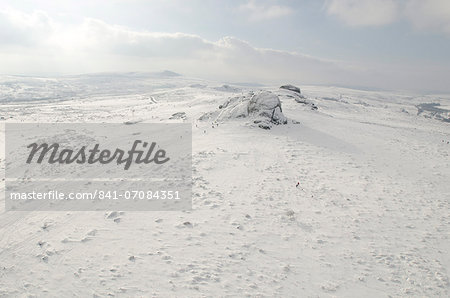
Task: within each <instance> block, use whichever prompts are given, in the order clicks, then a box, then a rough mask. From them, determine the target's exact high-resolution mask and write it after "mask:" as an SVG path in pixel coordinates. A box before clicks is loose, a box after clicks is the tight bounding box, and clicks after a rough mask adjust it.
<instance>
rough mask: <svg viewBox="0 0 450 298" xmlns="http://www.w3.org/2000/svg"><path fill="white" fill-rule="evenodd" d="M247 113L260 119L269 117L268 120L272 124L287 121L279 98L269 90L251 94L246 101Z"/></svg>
mask: <svg viewBox="0 0 450 298" xmlns="http://www.w3.org/2000/svg"><path fill="white" fill-rule="evenodd" d="M248 114H249V115H251V116H256V117H257V118H262V119H261V120H267V119H270V122H271V123H274V124H286V123H287V118H286V117H285V116H284V115H283V110H282V109H281V101H280V99H279V98H278V96H276V95H275V94H273V93H272V92H270V91H263V92H261V93H258V94H255V95H253V96H252V98H251V99H250V102H249V103H248Z"/></svg>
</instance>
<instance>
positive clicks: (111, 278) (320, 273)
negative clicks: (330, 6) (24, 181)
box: [0, 72, 450, 297]
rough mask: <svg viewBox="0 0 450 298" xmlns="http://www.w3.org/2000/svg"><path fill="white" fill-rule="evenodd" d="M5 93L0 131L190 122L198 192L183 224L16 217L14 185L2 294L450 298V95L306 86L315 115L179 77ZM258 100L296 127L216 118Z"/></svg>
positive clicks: (28, 83)
mask: <svg viewBox="0 0 450 298" xmlns="http://www.w3.org/2000/svg"><path fill="white" fill-rule="evenodd" d="M284 83H289V82H280V85H282V84H284ZM0 87H1V89H0V100H1V103H0V117H2V118H1V120H0V121H1V122H0V123H1V126H0V127H1V131H2V134H3V133H4V125H3V123H5V122H75V123H77V122H114V123H124V122H128V123H138V122H157V123H159V122H191V123H192V127H193V136H192V138H193V172H192V177H193V181H194V184H193V198H192V202H193V210H192V211H184V212H182V211H158V212H156V211H152V212H128V211H125V212H122V211H120V210H111V211H110V212H43V211H35V212H4V204H3V201H4V193H3V190H4V183H2V186H1V191H2V193H1V200H2V204H1V208H2V211H1V212H2V213H1V214H0V245H1V248H2V249H1V250H0V295H1V296H28V295H30V296H39V297H41V296H45V297H65V296H72V295H73V294H74V295H75V296H82V297H86V296H94V297H96V296H119V297H125V296H132V297H139V296H146V297H148V296H167V297H175V296H177V297H196V296H199V297H203V296H211V297H216V296H229V297H232V296H267V297H274V296H278V297H316V296H319V297H332V296H341V297H342V296H346V297H349V296H352V297H361V296H363V295H365V296H369V297H387V296H421V297H423V296H426V297H448V296H449V295H450V290H449V289H450V281H449V272H450V253H449V252H450V240H449V237H450V183H449V182H450V158H449V154H450V144H449V143H448V142H449V141H450V123H448V122H445V121H443V120H442V119H448V110H447V114H445V111H444V112H443V113H439V115H437V116H438V117H436V114H433V113H434V112H435V111H434V110H433V108H436V107H437V108H439V109H444V110H445V109H446V108H448V107H449V106H450V97H449V96H448V95H433V96H431V95H429V96H419V95H402V94H395V93H391V92H381V91H377V92H376V91H358V90H351V89H345V88H337V87H317V86H300V87H301V90H302V94H303V95H304V97H305V98H304V103H302V102H301V100H296V97H295V95H293V94H289V92H291V91H287V90H280V89H279V88H278V87H279V86H274V87H265V88H260V87H251V86H242V85H233V84H228V85H227V84H222V83H216V82H209V81H203V80H198V79H188V78H184V77H179V76H176V75H175V74H173V73H170V72H165V73H161V74H153V75H149V74H124V75H85V76H74V77H63V78H52V79H49V78H30V77H12V76H9V77H5V76H4V77H1V78H0ZM259 89H264V90H267V91H272V92H273V93H274V94H277V95H278V96H279V98H280V100H281V104H282V112H283V114H284V115H285V116H286V117H287V119H288V123H287V124H286V125H273V126H272V128H271V129H270V130H265V129H261V128H259V127H258V126H257V125H255V123H253V122H252V119H250V118H237V119H229V118H226V119H225V118H219V119H217V118H214V116H215V115H217V114H218V111H219V110H220V109H219V105H221V104H223V103H225V102H226V101H227V100H228V99H229V98H232V97H236V96H244V97H245V96H246V94H249V92H251V91H254V92H258V90H259ZM429 103H435V104H437V103H439V104H440V106H436V105H421V104H429ZM419 105H420V106H419ZM417 106H419V107H420V108H421V109H422V110H423V108H424V107H425V108H429V107H431V111H430V109H429V110H428V111H422V112H421V113H419V114H418V107H417ZM314 107H317V109H315V108H314ZM219 112H220V111H219ZM183 113H184V114H183ZM174 114H175V115H174ZM209 117H210V118H209ZM445 117H447V118H445ZM199 119H201V120H199ZM216 120H217V121H216ZM2 147H3V146H2ZM0 158H1V168H2V169H4V167H5V160H4V148H2V149H1V156H0ZM3 180H4V179H3ZM297 182H300V184H299V187H296V184H297Z"/></svg>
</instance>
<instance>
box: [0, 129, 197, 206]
mask: <svg viewBox="0 0 450 298" xmlns="http://www.w3.org/2000/svg"><path fill="white" fill-rule="evenodd" d="M5 135H6V140H5V144H6V146H5V147H6V168H5V174H6V175H5V176H6V187H5V198H6V199H5V204H6V210H111V209H120V210H185V209H191V187H192V134H191V124H189V123H176V124H174V123H167V124H162V123H157V124H154V123H139V124H133V125H127V124H116V123H102V124H93V123H77V124H60V123H45V124H24V123H7V124H6V126H5ZM56 194H57V195H56Z"/></svg>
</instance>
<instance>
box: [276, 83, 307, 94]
mask: <svg viewBox="0 0 450 298" xmlns="http://www.w3.org/2000/svg"><path fill="white" fill-rule="evenodd" d="M280 89H286V90H290V91H293V92H296V93H298V94H301V93H302V92H301V91H300V88H298V87H295V86H294V85H289V84H288V85H283V86H281V87H280Z"/></svg>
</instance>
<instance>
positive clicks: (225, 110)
mask: <svg viewBox="0 0 450 298" xmlns="http://www.w3.org/2000/svg"><path fill="white" fill-rule="evenodd" d="M238 118H251V119H252V121H251V123H252V124H256V125H258V126H259V127H261V128H264V129H270V128H271V127H272V126H273V125H279V124H286V123H287V118H286V117H285V116H284V114H283V112H282V108H281V101H280V99H279V98H278V96H277V95H276V94H274V93H272V92H270V91H260V92H257V93H253V92H250V93H249V94H247V95H242V96H237V97H232V98H230V99H228V100H227V101H226V102H225V103H224V104H222V105H220V106H219V111H217V112H213V113H208V114H205V115H203V116H202V117H201V118H200V119H201V120H206V119H215V120H214V121H227V120H231V119H238Z"/></svg>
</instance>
